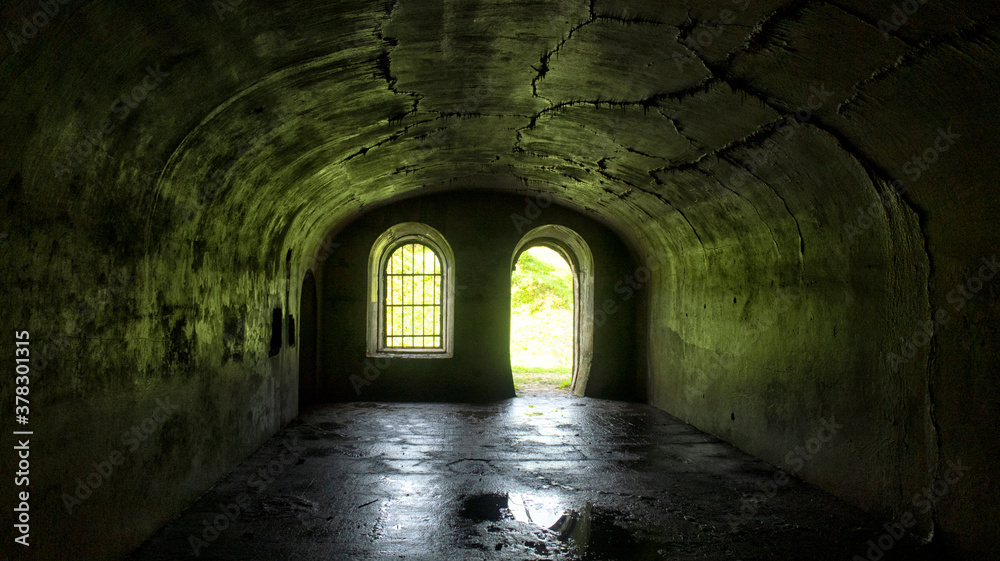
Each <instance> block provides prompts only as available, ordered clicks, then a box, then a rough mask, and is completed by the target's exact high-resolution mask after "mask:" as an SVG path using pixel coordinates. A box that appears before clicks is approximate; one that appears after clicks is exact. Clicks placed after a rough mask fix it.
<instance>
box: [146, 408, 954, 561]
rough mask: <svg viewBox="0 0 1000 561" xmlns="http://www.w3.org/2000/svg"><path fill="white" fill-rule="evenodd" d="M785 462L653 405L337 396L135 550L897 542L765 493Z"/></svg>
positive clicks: (497, 552) (211, 552)
mask: <svg viewBox="0 0 1000 561" xmlns="http://www.w3.org/2000/svg"><path fill="white" fill-rule="evenodd" d="M536 411H540V412H544V415H529V413H532V412H536ZM777 474H780V472H779V470H778V469H777V468H776V467H774V466H771V465H769V464H767V463H765V462H763V461H760V460H757V459H755V458H753V457H751V456H749V455H747V454H745V453H743V452H740V451H739V450H737V449H735V448H734V447H732V446H730V445H728V444H726V443H724V442H721V441H719V440H718V439H715V438H713V437H711V436H709V435H706V434H704V433H702V432H699V431H698V430H696V429H694V428H692V427H690V426H689V425H687V424H685V423H683V422H682V421H679V420H678V419H676V418H674V417H672V416H670V415H668V414H666V413H664V412H662V411H660V410H657V409H655V408H653V407H651V406H648V405H644V404H636V403H625V402H617V401H607V400H594V399H585V398H578V397H573V396H571V395H568V394H565V393H563V394H556V393H534V394H528V395H526V396H525V397H519V398H515V399H510V400H505V401H501V402H497V403H492V404H475V405H472V404H441V403H379V404H372V403H353V404H334V405H326V406H321V407H316V408H314V409H312V410H309V411H307V412H305V413H303V414H302V415H301V416H300V418H299V419H297V420H295V421H293V422H292V423H291V424H290V425H289V426H287V427H286V428H285V429H283V430H282V431H280V432H279V433H278V434H277V435H276V436H275V437H274V438H272V439H271V440H270V441H269V442H267V443H266V444H265V445H264V446H262V447H261V448H260V449H259V450H258V451H257V452H256V453H254V454H253V455H252V456H251V457H249V458H248V459H247V460H246V461H244V462H243V463H242V464H240V465H239V466H238V467H237V468H236V469H235V470H233V472H232V473H230V474H229V475H228V476H227V477H225V478H224V479H222V480H221V481H219V482H218V483H217V484H216V485H215V486H214V487H213V488H212V489H210V490H209V491H207V492H206V493H205V494H204V495H203V496H202V497H201V498H200V499H198V500H197V501H196V502H195V503H194V504H193V505H191V506H190V507H189V508H188V509H187V510H186V511H185V512H183V513H182V514H181V515H180V516H179V517H177V518H176V519H175V520H173V521H171V522H169V523H168V524H167V525H166V526H164V527H163V528H162V529H161V530H160V531H159V532H157V533H156V534H155V535H154V536H153V537H152V538H151V539H150V540H149V541H148V542H147V543H145V544H144V545H143V546H141V547H140V548H139V549H138V550H136V551H135V552H133V554H132V555H131V557H130V559H133V560H135V561H153V560H177V559H201V560H227V561H228V560H247V561H255V560H262V561H263V560H271V559H275V560H279V559H280V560H316V559H323V560H340V559H345V560H346V559H416V560H422V559H427V560H453V559H454V560H471V559H499V560H517V561H524V560H544V559H549V560H556V559H579V560H593V561H599V560H619V559H621V560H640V561H641V560H646V559H675V560H695V559H698V560H705V559H710V560H717V561H722V560H733V561H737V560H738V561H749V560H797V559H809V560H819V561H826V560H830V561H833V560H837V561H855V557H857V558H858V559H861V560H865V559H868V554H867V552H868V550H869V543H870V540H878V539H879V538H880V537H882V538H883V542H885V540H884V534H885V530H884V525H885V524H886V523H887V522H889V521H885V520H879V519H875V518H873V517H871V516H869V515H868V514H866V513H865V512H863V511H861V510H860V509H857V508H855V507H852V506H850V505H848V504H846V503H844V502H842V501H840V500H838V499H836V498H835V497H832V496H830V495H828V494H826V493H824V492H822V491H820V490H818V489H816V488H814V487H812V486H810V485H807V484H805V483H803V482H801V481H799V480H797V479H795V478H789V479H788V480H787V483H785V484H783V485H782V486H780V487H779V488H777V490H776V491H775V492H773V493H770V494H768V495H766V496H765V495H762V494H761V493H760V489H761V488H764V487H765V486H767V485H768V483H769V482H772V481H774V480H775V476H776V475H777ZM880 550H881V548H880ZM903 559H905V560H925V559H926V560H930V559H943V557H940V556H938V555H935V554H934V552H932V551H924V550H921V549H920V548H919V547H918V545H917V544H915V543H914V542H913V541H912V540H910V539H909V538H908V537H904V538H903V539H902V540H900V541H898V542H897V541H896V540H894V542H893V544H892V547H891V548H889V551H888V552H886V553H885V554H884V555H883V556H881V557H880V559H879V561H893V560H903Z"/></svg>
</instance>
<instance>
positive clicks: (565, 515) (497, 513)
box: [459, 493, 669, 561]
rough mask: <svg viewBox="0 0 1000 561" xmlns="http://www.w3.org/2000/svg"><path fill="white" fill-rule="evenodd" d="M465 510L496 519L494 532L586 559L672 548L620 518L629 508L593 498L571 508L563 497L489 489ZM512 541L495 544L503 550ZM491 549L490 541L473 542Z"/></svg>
mask: <svg viewBox="0 0 1000 561" xmlns="http://www.w3.org/2000/svg"><path fill="white" fill-rule="evenodd" d="M459 515H460V516H461V517H462V518H464V519H466V520H468V521H470V522H472V523H474V524H479V523H487V522H490V523H492V524H489V525H488V526H487V528H486V532H487V533H488V534H489V535H497V534H504V533H506V534H507V536H508V537H510V538H513V539H514V540H515V541H519V542H520V545H521V546H522V547H524V548H526V549H528V550H532V551H533V552H534V553H536V554H538V555H542V556H547V555H558V554H562V555H563V556H566V558H571V559H582V560H586V561H598V560H613V559H629V560H637V561H643V560H646V559H662V558H664V555H665V554H666V550H667V549H668V548H669V547H668V546H667V544H665V543H663V542H657V541H653V540H647V539H641V538H639V537H637V536H636V535H635V534H634V533H633V532H631V531H630V530H628V529H626V528H623V527H622V526H620V525H619V524H618V523H617V521H619V520H622V519H624V517H625V516H624V514H623V513H621V512H618V511H615V510H610V509H605V508H602V507H599V506H595V505H592V504H590V503H587V504H586V505H584V506H582V507H578V508H567V507H565V506H564V505H562V504H560V503H559V502H558V501H557V500H555V499H552V498H549V497H543V496H534V495H526V494H516V493H508V494H496V493H491V494H483V495H474V496H470V497H467V498H466V499H465V500H464V501H463V502H462V506H461V509H460V511H459ZM507 545H510V544H508V543H506V542H505V541H500V542H499V543H496V544H494V547H493V548H492V549H495V550H496V551H500V550H501V549H503V548H504V547H505V546H507ZM473 546H474V547H477V548H479V549H489V548H488V547H486V546H485V544H473Z"/></svg>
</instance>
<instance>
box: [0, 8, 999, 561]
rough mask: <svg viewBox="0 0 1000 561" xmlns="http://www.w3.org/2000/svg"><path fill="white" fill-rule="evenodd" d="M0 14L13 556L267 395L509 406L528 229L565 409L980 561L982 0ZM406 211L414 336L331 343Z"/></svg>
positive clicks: (232, 453) (993, 486)
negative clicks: (560, 279) (426, 290)
mask: <svg viewBox="0 0 1000 561" xmlns="http://www.w3.org/2000/svg"><path fill="white" fill-rule="evenodd" d="M0 11H2V14H3V15H2V18H0V19H2V21H3V29H4V35H5V37H6V43H7V45H6V46H5V50H4V51H3V55H2V57H3V58H2V60H0V77H2V83H3V84H4V86H3V92H2V94H0V95H2V99H0V120H2V122H3V124H4V127H3V128H4V133H5V134H4V135H2V137H0V185H4V188H3V191H2V197H3V203H2V204H3V207H2V208H3V213H4V219H3V225H2V228H0V230H2V233H0V260H2V266H3V270H4V279H3V287H4V291H3V294H4V304H3V308H2V316H3V324H4V326H5V329H6V330H7V333H8V345H9V347H8V348H9V351H7V352H8V353H9V354H8V355H7V356H8V357H10V358H8V359H6V364H7V365H8V367H7V368H8V372H9V374H8V375H7V376H4V377H3V379H2V381H0V387H2V389H3V392H2V393H3V401H4V406H3V407H4V409H5V414H4V416H3V418H4V420H5V421H4V423H5V426H4V427H3V428H4V432H5V436H4V441H3V442H4V446H3V449H4V452H3V461H2V463H0V464H2V465H3V466H4V468H3V471H4V473H3V477H4V478H8V477H10V478H12V480H13V481H14V485H13V486H5V487H4V489H5V491H4V494H3V509H4V512H5V513H6V514H5V515H4V521H5V524H7V526H6V527H7V528H11V527H14V530H13V532H12V533H10V534H7V535H10V536H12V537H11V538H8V539H7V540H6V541H7V543H5V545H4V548H3V549H4V551H5V552H8V555H9V556H10V558H12V559H61V558H70V557H72V558H74V559H119V558H123V557H125V556H126V555H128V554H129V553H130V552H132V551H133V550H135V549H136V548H138V547H139V546H140V545H141V544H143V542H145V541H146V540H147V539H149V538H150V537H151V536H153V535H154V534H155V533H156V531H157V530H158V529H159V528H161V527H163V526H164V525H165V524H167V523H168V522H169V521H170V520H171V519H173V518H174V517H175V516H177V515H178V514H180V513H181V512H182V511H184V509H186V508H187V507H189V506H190V505H192V504H193V503H195V501H196V500H197V499H198V498H199V497H200V496H202V494H203V493H205V492H206V491H207V490H209V489H210V488H213V485H215V484H216V483H217V482H219V481H220V480H222V479H223V478H224V477H225V476H226V475H227V474H229V473H230V472H232V471H233V470H234V469H238V466H240V465H242V464H241V462H243V461H244V460H245V459H246V458H247V457H248V456H250V455H251V454H253V453H254V452H255V450H257V449H258V448H260V447H261V445H262V444H264V443H265V442H267V441H268V440H269V439H271V438H272V437H273V436H275V435H276V434H278V433H279V431H281V430H283V427H286V426H289V424H290V423H292V425H294V424H295V422H293V421H294V420H295V419H296V418H297V417H298V416H299V414H300V405H301V406H302V407H301V409H302V410H303V411H304V410H305V407H306V406H307V405H309V406H313V405H316V406H318V407H320V408H322V407H353V406H354V405H350V404H343V403H342V404H341V405H329V404H331V403H334V404H335V403H338V402H359V401H379V402H382V403H383V404H384V403H388V402H397V403H402V402H413V401H424V402H426V401H431V402H433V401H445V402H461V403H470V402H486V403H498V402H499V403H504V402H505V401H504V400H510V399H511V398H512V397H513V395H514V392H513V387H512V385H511V382H510V363H509V356H507V355H506V354H505V353H506V348H507V339H508V337H509V330H510V326H509V323H505V322H507V321H508V320H509V315H505V314H507V313H508V309H509V297H510V294H509V287H508V286H507V285H505V284H504V283H505V282H506V280H505V279H508V278H509V277H505V276H504V275H507V274H508V273H509V266H510V263H511V261H510V259H511V252H512V251H513V249H514V247H515V246H516V244H517V242H518V240H519V239H521V237H522V236H523V235H524V234H526V233H527V232H528V231H529V230H531V229H533V228H535V227H538V226H544V225H561V226H565V227H566V228H568V229H571V230H572V231H573V232H576V233H577V234H579V236H580V237H581V238H582V239H584V240H585V241H586V243H587V244H588V246H589V247H590V249H591V250H592V251H593V271H592V272H593V281H594V286H593V308H592V312H593V314H592V315H591V316H590V317H585V318H584V323H585V324H586V326H587V327H586V330H592V331H593V344H592V348H591V351H592V357H591V358H590V360H591V362H590V370H589V372H588V373H587V375H588V376H589V378H587V379H586V380H583V381H579V380H578V382H579V384H578V386H577V387H576V392H577V394H578V397H574V398H567V399H573V400H577V401H576V402H577V403H580V404H582V407H580V408H579V409H587V407H588V405H589V404H593V406H594V407H597V406H598V405H597V404H598V403H603V404H607V403H618V402H617V401H614V402H607V401H606V400H607V399H612V400H626V401H627V400H631V401H632V402H636V403H638V404H639V405H641V404H642V403H645V404H647V406H651V408H650V409H649V410H648V411H649V413H648V414H649V415H653V414H654V413H655V411H656V410H659V411H661V412H663V414H664V415H665V416H666V414H669V415H672V416H674V417H676V418H677V419H679V420H680V421H683V422H684V423H688V424H690V425H691V426H692V427H694V428H696V429H698V430H700V431H704V432H705V433H708V434H709V435H712V437H715V438H718V439H721V441H724V442H726V443H729V444H732V445H734V446H735V447H736V448H738V449H739V450H742V451H743V452H745V453H747V454H749V455H751V456H753V457H755V458H758V459H759V460H762V461H763V462H764V463H766V464H763V465H770V466H773V467H772V469H783V470H785V471H789V472H794V473H793V475H794V476H795V477H794V479H795V480H796V481H798V480H801V482H804V484H807V485H808V486H811V487H812V488H815V489H818V490H819V491H817V492H821V493H825V494H829V495H832V496H833V497H836V499H837V500H839V501H843V503H844V504H846V505H850V506H851V508H855V507H856V508H858V509H859V512H864V513H866V514H865V515H866V516H871V517H873V519H875V520H878V521H884V522H885V523H886V524H889V525H890V526H891V524H894V523H897V522H900V521H912V523H911V524H908V525H907V533H908V534H909V536H910V537H912V538H913V540H914V542H915V543H917V544H918V546H919V547H923V546H921V545H920V544H929V545H926V547H933V548H935V549H934V551H937V552H939V554H940V555H941V557H940V558H944V556H945V555H953V556H955V557H956V558H968V559H986V558H995V557H996V556H997V554H998V549H997V548H998V545H997V544H998V543H1000V529H998V528H1000V522H998V520H1000V498H998V497H1000V469H998V467H997V462H996V458H995V448H996V437H995V427H996V426H997V425H998V424H1000V398H998V395H1000V392H998V390H1000V383H998V381H997V377H996V374H995V372H996V371H997V370H998V368H1000V360H998V356H1000V355H998V346H997V326H998V325H1000V306H998V304H997V293H998V289H997V285H998V281H997V280H996V279H995V278H994V275H995V273H996V270H997V269H998V267H1000V265H998V262H997V252H998V248H997V236H998V233H1000V226H998V220H997V217H998V215H1000V213H998V210H1000V206H998V197H996V196H995V193H996V180H997V172H996V161H997V159H998V158H997V156H998V154H997V148H996V147H997V146H998V143H997V142H996V138H995V137H993V136H992V135H993V134H995V133H996V131H997V127H996V124H995V121H994V119H995V118H996V117H997V116H998V115H1000V111H998V110H1000V102H998V98H997V96H996V92H997V91H1000V72H998V70H1000V57H998V39H1000V27H998V24H997V16H998V14H1000V8H998V6H997V5H996V4H995V3H992V2H985V1H978V2H958V1H954V0H939V1H931V2H924V1H916V0H913V1H906V2H890V1H888V0H880V1H877V2H861V1H857V0H830V1H797V0H791V1H782V0H768V1H765V2H743V1H737V2H724V3H715V2H702V1H688V2H673V1H664V2H658V1H653V0H591V1H589V2H587V1H581V0H548V1H531V2H521V3H516V4H515V3H507V2H500V1H490V0H399V1H389V2H367V1H342V2H314V1H311V0H302V1H297V2H281V1H279V2H272V3H262V2H242V1H232V0H217V1H214V2H207V1H198V2H194V1H177V2H160V1H155V2H146V3H127V2H120V1H118V2H116V1H111V0H91V1H88V2H75V1H72V0H70V1H63V0H59V1H58V2H57V1H55V0H52V1H42V2H33V1H27V0H15V1H12V2H7V3H6V4H5V5H4V6H3V8H2V10H0ZM404 222H407V223H408V222H416V223H423V224H427V225H429V226H431V227H433V228H434V229H436V230H437V231H438V232H439V233H440V234H441V235H442V236H443V237H444V238H445V239H446V241H447V243H448V244H450V247H451V248H452V249H453V250H454V263H453V266H454V274H455V280H454V286H453V288H454V289H455V291H456V292H455V294H454V300H453V303H452V311H453V313H454V325H451V326H450V327H449V328H450V329H453V337H454V341H453V343H454V351H453V354H452V355H451V356H450V357H444V358H435V359H422V360H413V359H408V358H401V357H395V358H382V359H378V358H375V357H371V356H369V355H368V354H367V353H366V348H365V338H364V337H365V333H366V329H367V327H366V325H367V324H366V317H365V310H366V307H365V306H366V302H367V298H366V295H367V294H368V292H366V291H367V288H366V284H365V282H366V281H367V280H369V276H368V269H367V267H368V262H369V261H368V259H369V251H370V249H371V247H372V243H373V242H374V241H375V239H376V237H377V236H379V235H380V234H382V233H383V232H384V231H387V229H389V228H391V227H393V226H394V225H395V224H397V223H404ZM304 287H305V289H304ZM626 294H628V297H626ZM598 324H599V325H598ZM12 332H13V333H14V335H15V337H13V338H10V334H11V333H12ZM25 341H26V343H25ZM19 342H21V343H23V344H21V343H19ZM20 348H24V349H29V350H30V361H29V362H27V363H19V362H16V358H17V357H20V356H23V355H25V354H29V353H21V352H20V351H17V350H16V349H20ZM22 364H28V365H29V366H30V369H29V370H30V372H27V373H25V372H23V370H24V368H23V367H22V366H20V365H22ZM372 364H375V365H376V366H375V369H374V371H372V370H370V368H371V365H372ZM379 365H383V366H379ZM384 365H389V366H384ZM19 368H21V370H18V369H19ZM366 368H367V369H369V370H366ZM22 374H23V376H24V377H19V376H21V375H22ZM352 377H355V378H354V380H355V382H354V383H353V384H352V382H351V379H352ZM358 377H361V378H358ZM359 379H363V380H364V382H363V387H362V388H361V390H363V391H358V392H356V391H355V390H356V389H358V387H357V386H358V384H359V382H357V380H359ZM22 387H23V388H28V389H24V390H22V389H20V388H22ZM16 396H24V397H26V399H27V400H28V401H30V404H27V405H26V403H22V402H15V399H16ZM515 401H516V400H515ZM507 402H509V401H507ZM323 404H327V405H323ZM15 406H25V407H26V409H24V410H20V409H19V410H17V412H16V416H15V414H14V413H15V409H14V407H15ZM396 406H397V405H394V407H396ZM637 406H638V405H637ZM398 407H403V405H398ZM421 407H430V406H429V405H422V406H421ZM442 407H445V405H442ZM652 408H655V410H654V409H652ZM29 411H30V413H29ZM400 411H402V410H400ZM643 411H646V410H645V409H644V410H643ZM6 412H10V413H11V415H7V414H6ZM22 413H25V415H24V417H25V419H24V422H23V423H22V424H18V423H21V421H20V420H19V419H20V418H21V416H22ZM398 414H402V413H398ZM644 414H646V413H644ZM664 418H665V417H664ZM8 419H9V420H8ZM464 422H466V421H461V420H458V421H456V423H458V426H465V425H462V423H464ZM468 422H471V421H468ZM823 422H827V423H835V426H839V427H840V428H838V429H837V430H836V431H835V432H836V435H835V436H830V435H828V436H830V438H829V441H828V442H827V441H824V443H823V446H822V450H821V451H819V450H813V452H814V453H813V454H810V455H808V461H806V460H805V458H806V456H805V455H802V456H796V458H801V461H800V462H799V464H798V465H797V466H796V467H798V468H800V469H794V470H793V469H790V465H791V464H790V463H789V455H790V454H792V451H794V450H796V447H799V446H802V445H803V443H810V441H811V439H813V438H814V436H815V435H816V434H817V429H818V427H822V426H824V425H823V424H822V423H823ZM629 426H631V425H629ZM637 426H638V425H637ZM633 428H635V427H633ZM455 430H458V429H455ZM629 430H631V429H629ZM636 430H638V428H636ZM14 431H31V433H32V434H30V435H21V434H13V432H14ZM622 438H623V439H624V440H623V442H627V441H628V440H629V438H630V437H629V436H628V433H627V432H626V433H624V434H623V436H622ZM21 439H27V441H23V440H21ZM25 442H27V444H26V445H25V444H22V443H25ZM27 448H30V458H27V459H26V461H27V462H29V463H30V476H24V479H22V478H21V477H20V476H17V475H15V473H16V472H17V471H18V469H19V466H20V467H21V468H24V467H26V464H25V463H24V462H23V461H22V460H24V459H25V458H24V456H27V455H28V451H27ZM663 450H664V449H662V448H656V447H652V448H648V449H646V452H645V453H646V454H648V456H649V457H648V458H646V459H649V460H650V461H652V460H654V459H656V458H657V454H661V455H662V456H663V457H667V456H669V453H667V452H664V451H663ZM19 451H20V453H21V456H20V457H19V456H18V453H19ZM300 460H301V461H302V462H304V464H303V465H305V466H309V465H312V464H311V462H315V461H317V460H316V459H315V458H311V457H310V458H300ZM456 461H457V460H456ZM19 462H20V463H19ZM95 475H96V477H95ZM328 476H329V479H330V480H331V481H336V480H337V479H338V477H340V475H339V474H338V473H336V472H331V473H329V474H328ZM662 477H663V478H664V479H669V478H670V477H671V474H663V475H662ZM29 478H30V483H29V482H28V481H27V479H29ZM5 480H7V479H5ZM7 481H11V480H7ZM716 483H717V485H718V488H719V492H720V493H721V492H722V491H723V490H724V488H726V486H727V483H726V480H725V479H724V478H723V479H719V480H717V481H716ZM19 493H28V495H25V496H27V500H23V501H22V500H21V495H19ZM751 493H752V489H750V490H747V491H746V493H745V494H746V495H750V494H751ZM639 494H641V493H639ZM637 496H638V495H637ZM719 500H720V501H721V500H722V499H719ZM736 500H737V502H736V503H735V505H736V506H721V507H720V509H721V510H722V511H725V510H726V509H727V508H729V509H730V510H732V509H733V508H739V507H738V505H739V504H740V503H739V502H738V499H736ZM635 501H636V502H641V501H640V500H639V499H638V498H636V499H635ZM22 502H23V503H27V506H26V508H30V514H24V513H23V512H22V511H23V510H24V509H22V510H21V511H18V509H17V507H19V505H21V503H22ZM212 508H214V506H213V507H212ZM351 508H353V505H352V506H351ZM19 517H20V519H21V521H22V522H23V521H24V520H25V519H29V518H30V521H29V522H28V523H27V524H26V525H22V526H24V527H23V528H18V527H16V526H14V525H15V524H18V522H19ZM907 517H909V518H907ZM199 520H200V519H196V523H197V522H198V521H199ZM721 520H722V516H721V515H720V518H719V520H718V521H711V520H702V521H700V523H703V524H702V528H703V529H705V528H708V527H709V526H712V525H714V524H717V525H718V526H719V527H723V526H725V524H724V522H721ZM29 526H30V531H29V529H28V527H29ZM890 526H885V527H886V528H889V527H890ZM882 527H883V526H879V525H876V526H874V528H873V529H872V531H871V532H867V533H860V534H859V536H860V538H859V541H858V542H857V546H856V550H857V554H858V555H859V556H861V558H865V556H866V555H867V556H869V557H868V558H871V557H872V555H873V554H872V553H870V550H871V547H870V546H869V542H868V540H873V543H874V544H875V545H876V546H879V547H884V544H882V545H879V542H878V539H879V538H880V537H882V538H884V536H885V533H884V532H888V531H889V530H881V528H882ZM705 531H708V530H705ZM880 533H881V534H882V535H881V536H880ZM22 534H24V535H29V534H30V542H31V544H30V545H29V546H25V545H23V543H18V542H15V541H14V539H13V538H14V537H18V536H21V535H22ZM793 534H794V532H793ZM237 537H238V536H237ZM659 537H660V538H663V539H673V538H670V536H668V535H666V534H663V535H660V536H659ZM372 539H375V538H372ZM894 539H895V538H894ZM301 540H302V541H303V542H305V541H308V539H307V538H301ZM24 541H28V540H24ZM182 545H183V546H184V547H187V545H188V544H187V542H186V541H185V542H184V543H183V544H182ZM499 545H500V544H498V546H499ZM919 547H918V548H919ZM188 551H190V550H188ZM401 551H403V552H405V551H406V550H405V549H404V550H401ZM498 551H499V547H498ZM876 553H878V552H877V551H876ZM802 555H804V556H805V557H809V556H808V555H806V553H805V552H803V554H802ZM805 557H803V558H805ZM234 558H249V557H238V556H237V557H234ZM302 558H306V557H302ZM317 558H318V557H317ZM665 558H669V557H665ZM676 558H681V557H676ZM716 558H718V559H723V558H726V559H728V558H730V557H727V556H724V555H721V554H720V555H719V556H717V557H716ZM733 558H735V557H733ZM743 558H745V559H749V558H765V557H763V556H761V557H754V556H753V555H749V554H745V556H744V557H743ZM767 558H770V557H767ZM783 558H791V557H783ZM809 558H819V557H809ZM846 558H850V556H848V557H846Z"/></svg>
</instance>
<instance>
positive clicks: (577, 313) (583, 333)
mask: <svg viewBox="0 0 1000 561" xmlns="http://www.w3.org/2000/svg"><path fill="white" fill-rule="evenodd" d="M539 246H540V247H545V248H548V249H551V250H553V251H555V252H556V253H558V254H559V255H560V256H561V257H562V258H563V259H565V260H566V263H568V264H569V267H570V270H571V272H572V278H573V303H574V304H573V335H572V341H573V359H572V378H571V382H570V390H571V391H572V392H573V393H574V394H576V395H579V396H582V395H584V393H585V391H586V387H587V380H588V378H589V376H590V364H591V361H592V359H593V356H594V321H593V318H594V258H593V254H592V253H591V252H590V247H589V246H588V245H587V242H585V241H584V240H583V238H582V237H580V235H579V234H577V233H576V232H574V231H573V230H571V229H569V228H566V227H565V226H560V225H557V224H548V225H545V226H539V227H538V228H535V229H533V230H531V231H530V232H528V233H527V234H525V235H524V237H522V238H521V240H520V241H519V242H518V243H517V246H515V248H514V254H513V255H512V257H511V263H510V269H511V273H512V274H513V272H514V268H515V266H516V264H517V262H518V259H519V258H520V257H521V254H522V253H523V252H525V251H527V250H529V249H531V248H533V247H539Z"/></svg>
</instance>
